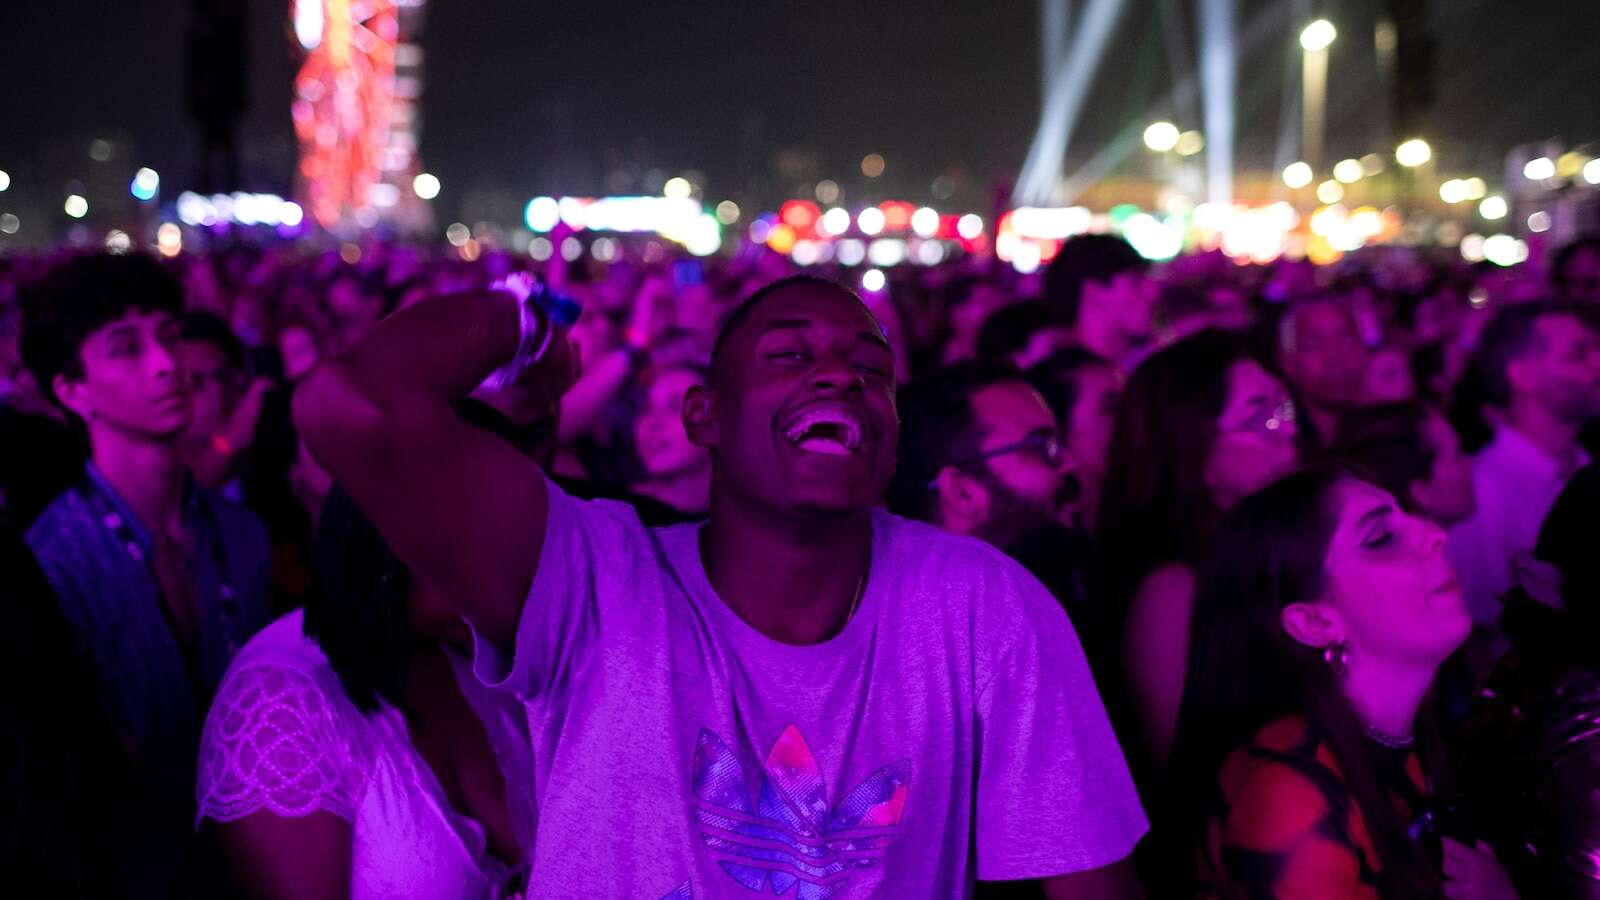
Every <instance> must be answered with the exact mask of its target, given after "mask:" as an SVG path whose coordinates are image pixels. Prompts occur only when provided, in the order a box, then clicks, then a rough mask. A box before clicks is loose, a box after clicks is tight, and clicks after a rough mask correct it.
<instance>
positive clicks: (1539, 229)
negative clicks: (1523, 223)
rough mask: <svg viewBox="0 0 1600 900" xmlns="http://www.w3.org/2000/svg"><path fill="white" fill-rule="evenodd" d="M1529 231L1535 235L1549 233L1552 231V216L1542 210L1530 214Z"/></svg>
mask: <svg viewBox="0 0 1600 900" xmlns="http://www.w3.org/2000/svg"><path fill="white" fill-rule="evenodd" d="M1528 230H1529V231H1531V232H1533V233H1535V234H1543V233H1544V232H1546V231H1549V230H1550V214H1549V213H1547V212H1545V211H1544V210H1542V209H1541V210H1538V211H1537V212H1534V213H1531V214H1529V216H1528Z"/></svg>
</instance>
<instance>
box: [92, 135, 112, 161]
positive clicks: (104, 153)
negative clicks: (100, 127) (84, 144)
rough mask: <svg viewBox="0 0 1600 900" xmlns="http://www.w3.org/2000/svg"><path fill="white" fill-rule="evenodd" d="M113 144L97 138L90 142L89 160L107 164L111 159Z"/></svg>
mask: <svg viewBox="0 0 1600 900" xmlns="http://www.w3.org/2000/svg"><path fill="white" fill-rule="evenodd" d="M111 150H112V147H111V142H110V141H105V140H100V139H99V138H96V139H95V140H92V141H90V142H89V158H90V159H92V160H94V161H95V162H106V161H107V160H109V159H111Z"/></svg>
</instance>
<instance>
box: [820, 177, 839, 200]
mask: <svg viewBox="0 0 1600 900" xmlns="http://www.w3.org/2000/svg"><path fill="white" fill-rule="evenodd" d="M814 193H815V194H816V197H817V202H818V203H838V202H839V185H838V184H837V183H836V182H834V181H833V180H832V179H830V178H824V179H822V180H821V181H819V182H817V189H816V191H815V192H814Z"/></svg>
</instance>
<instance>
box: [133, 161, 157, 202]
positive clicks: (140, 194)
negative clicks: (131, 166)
mask: <svg viewBox="0 0 1600 900" xmlns="http://www.w3.org/2000/svg"><path fill="white" fill-rule="evenodd" d="M160 190H161V176H160V175H158V174H156V170H155V169H152V168H149V167H148V166H147V167H145V168H143V169H140V170H139V171H137V172H135V173H134V174H133V181H131V182H129V184H128V193H130V194H132V195H133V197H134V199H135V200H154V199H155V198H156V193H157V192H159V191H160Z"/></svg>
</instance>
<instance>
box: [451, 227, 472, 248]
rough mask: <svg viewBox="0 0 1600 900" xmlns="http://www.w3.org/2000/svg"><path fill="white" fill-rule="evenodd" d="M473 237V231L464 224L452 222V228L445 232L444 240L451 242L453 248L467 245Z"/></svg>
mask: <svg viewBox="0 0 1600 900" xmlns="http://www.w3.org/2000/svg"><path fill="white" fill-rule="evenodd" d="M471 237H472V229H470V228H468V227H467V226H466V223H464V222H451V223H450V226H449V227H448V228H446V229H445V230H444V239H445V240H447V241H449V242H450V246H452V247H459V246H461V245H462V244H465V243H466V242H467V240H468V239H469V238H471Z"/></svg>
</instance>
